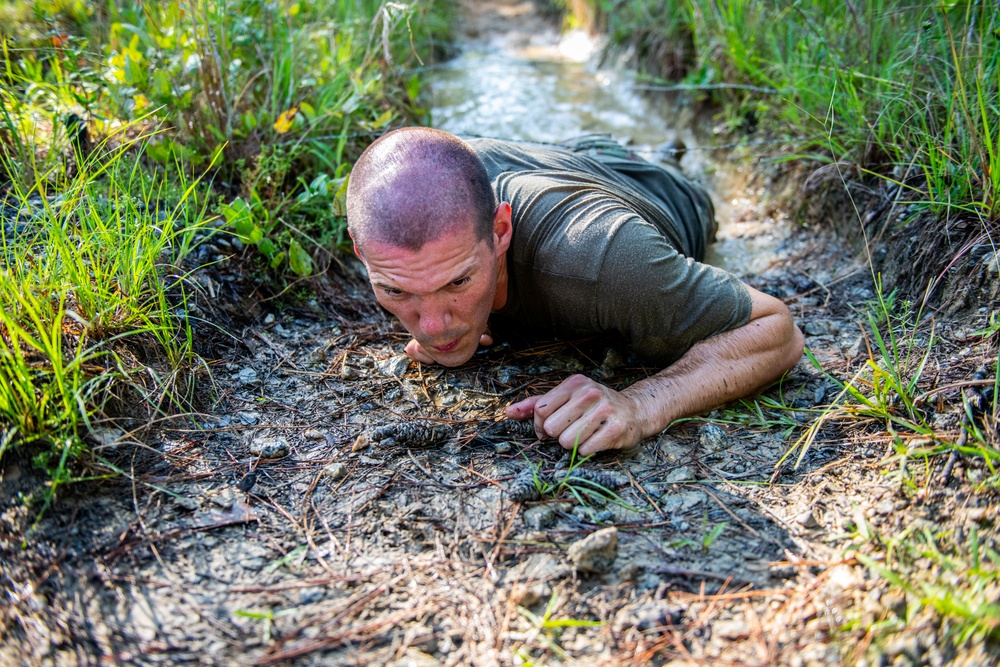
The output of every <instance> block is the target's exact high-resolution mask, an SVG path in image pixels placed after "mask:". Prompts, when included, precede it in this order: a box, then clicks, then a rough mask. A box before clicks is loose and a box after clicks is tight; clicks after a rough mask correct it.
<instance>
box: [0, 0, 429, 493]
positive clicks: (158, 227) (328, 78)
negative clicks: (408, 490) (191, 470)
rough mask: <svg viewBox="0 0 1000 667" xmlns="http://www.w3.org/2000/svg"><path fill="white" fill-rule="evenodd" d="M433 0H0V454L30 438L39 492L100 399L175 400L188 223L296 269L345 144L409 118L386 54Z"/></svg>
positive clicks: (407, 52) (424, 27) (406, 82)
mask: <svg viewBox="0 0 1000 667" xmlns="http://www.w3.org/2000/svg"><path fill="white" fill-rule="evenodd" d="M442 5H443V3H441V2H437V1H436V0H435V1H434V2H432V1H427V2H420V3H417V2H414V3H409V4H407V3H396V2H376V1H375V0H352V1H351V2H325V1H322V0H298V1H294V2H293V1H290V0H168V1H166V2H162V3H149V2H138V1H127V2H115V1H112V0H107V1H103V2H94V3H84V2H79V1H78V0H35V1H34V2H27V1H26V0H18V1H16V2H12V3H6V4H4V5H3V6H2V7H0V19H3V20H2V21H0V55H2V58H3V61H2V63H0V225H2V229H0V457H3V456H4V454H5V453H7V452H8V451H10V450H11V449H12V448H15V447H18V448H25V449H26V450H27V451H30V452H31V453H32V454H33V457H34V461H35V463H37V464H38V465H40V466H42V467H43V468H45V469H46V470H47V471H48V473H49V475H50V479H51V482H50V484H49V487H48V490H47V493H46V498H47V499H48V500H51V498H52V496H53V495H54V493H55V490H56V488H57V487H58V486H59V485H61V484H63V483H65V482H67V481H69V480H70V479H71V478H72V476H73V474H75V473H73V472H72V471H73V470H75V468H74V462H75V461H76V460H77V459H79V458H80V457H81V456H83V455H84V454H86V452H87V451H88V444H87V443H88V433H94V432H95V431H96V430H97V429H98V428H99V422H101V421H102V420H103V419H104V418H105V417H107V416H109V415H116V416H119V417H122V416H124V417H131V418H137V419H140V420H148V419H151V418H155V417H157V416H159V415H162V414H166V413H168V412H171V411H176V410H187V409H189V408H190V406H191V400H192V398H193V397H194V395H195V389H196V382H195V379H196V376H197V375H198V372H199V369H201V368H203V366H204V364H203V362H202V361H201V360H200V359H199V358H198V357H197V355H196V354H195V353H194V351H193V350H194V340H193V333H192V328H191V326H190V321H189V318H188V313H187V307H186V297H185V293H184V281H185V279H186V278H187V275H188V274H189V273H190V272H191V271H193V270H196V269H197V268H198V267H195V266H192V265H190V263H186V257H187V256H188V254H189V253H190V251H191V250H192V248H193V246H194V245H195V244H196V243H197V241H196V235H197V233H198V232H199V230H201V229H202V228H204V227H205V226H206V225H208V224H209V223H211V224H213V225H215V224H217V223H216V222H214V221H217V220H222V221H224V222H226V223H228V224H230V225H231V228H230V231H231V232H232V233H233V234H235V235H237V236H239V237H241V238H242V239H243V240H244V241H245V242H247V243H250V244H255V245H256V246H257V247H258V248H259V249H260V250H261V252H262V253H263V254H264V255H265V256H266V258H267V260H268V264H269V265H270V266H271V267H275V268H279V267H289V268H291V270H292V271H294V272H295V273H297V274H299V275H307V274H308V273H310V272H311V270H312V259H311V252H312V251H314V250H315V249H317V248H319V247H321V246H329V245H332V244H335V243H336V242H337V240H338V234H341V233H342V228H343V224H342V219H341V218H342V213H343V211H342V208H343V206H342V199H343V192H344V189H345V185H346V179H347V175H348V172H349V170H350V165H351V163H352V161H353V158H354V157H355V156H356V155H357V154H358V152H359V151H360V150H361V149H362V148H363V147H364V145H365V144H366V143H367V142H368V141H370V140H371V139H372V138H373V137H374V136H375V135H377V134H378V133H381V132H384V131H385V129H386V128H387V127H388V126H389V125H390V124H392V123H398V122H412V121H416V120H419V119H420V118H422V114H423V113H424V112H423V111H422V110H421V109H419V107H418V106H417V96H418V94H419V89H420V82H419V80H418V79H417V78H414V77H412V76H409V75H406V76H404V75H402V74H400V73H399V72H401V71H402V69H403V67H404V66H406V65H407V64H408V63H409V62H410V61H412V60H418V59H419V57H418V53H419V52H421V51H423V52H424V53H425V54H426V53H428V52H429V51H430V50H431V47H432V42H433V40H434V39H437V37H438V36H440V35H442V34H443V31H444V29H443V26H442V25H441V23H440V18H441V16H442V15H443V13H442V11H441V7H442ZM234 212H235V213H234ZM266 266H267V264H265V265H264V267H266ZM133 423H134V422H133ZM140 423H141V422H140Z"/></svg>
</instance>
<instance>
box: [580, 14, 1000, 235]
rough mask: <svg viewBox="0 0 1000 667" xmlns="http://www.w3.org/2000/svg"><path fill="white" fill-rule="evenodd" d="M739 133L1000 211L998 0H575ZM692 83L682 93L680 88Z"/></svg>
mask: <svg viewBox="0 0 1000 667" xmlns="http://www.w3.org/2000/svg"><path fill="white" fill-rule="evenodd" d="M568 4H569V5H571V6H575V5H580V4H588V6H589V7H591V8H596V9H597V11H596V16H597V18H596V20H597V21H598V22H599V24H600V26H601V27H602V28H603V29H605V30H606V31H607V32H608V33H609V35H610V37H611V39H612V41H613V42H614V43H617V44H620V45H628V46H630V47H632V48H634V49H635V54H636V57H637V60H638V62H639V64H640V65H641V66H643V67H644V68H645V69H646V70H647V71H650V72H652V73H654V74H659V75H660V76H663V77H665V79H661V80H660V81H654V82H653V83H654V84H667V85H668V86H677V87H680V88H682V89H686V90H689V91H693V92H694V93H695V94H700V95H702V96H705V97H709V98H711V99H712V100H715V101H718V102H721V103H722V104H723V105H724V108H725V114H724V120H725V122H726V123H727V124H728V125H729V127H730V129H732V130H739V131H755V130H757V129H758V128H759V129H761V130H763V131H766V132H770V133H778V134H782V135H785V136H786V137H787V138H788V139H789V143H788V146H789V153H790V154H791V155H792V156H798V157H807V158H809V159H813V160H817V161H820V162H825V163H830V164H833V163H840V164H842V165H844V168H845V169H847V168H848V165H856V166H858V167H860V168H861V169H862V170H863V171H870V172H873V173H875V174H878V175H880V176H882V177H883V178H887V179H891V180H893V181H895V182H897V183H899V184H900V185H901V186H902V188H903V191H904V193H905V194H904V198H905V199H907V200H912V201H914V202H919V203H920V204H922V205H923V204H926V205H928V206H930V207H931V208H932V209H933V210H934V211H937V212H940V213H942V214H949V213H950V214H959V213H964V214H970V215H974V216H981V217H982V218H986V219H994V220H995V219H997V218H998V217H1000V180H998V170H1000V150H998V145H1000V102H998V100H1000V97H998V84H1000V63H998V58H1000V48H998V45H1000V23H998V21H1000V18H998V15H997V13H996V11H995V7H994V5H993V4H992V3H989V2H976V1H972V2H931V3H902V2H897V1H895V0H874V1H872V2H861V3H848V2H834V1H832V0H829V1H828V0H815V1H812V2H777V3H766V2H765V3H760V2H747V1H744V0H737V1H734V2H724V3H719V2H711V1H709V0H692V1H691V2H678V3H666V2H652V1H650V0H623V1H620V2H596V0H587V2H586V3H581V2H575V3H568ZM678 84H679V86H678Z"/></svg>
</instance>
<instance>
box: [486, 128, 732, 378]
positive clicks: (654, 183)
mask: <svg viewBox="0 0 1000 667" xmlns="http://www.w3.org/2000/svg"><path fill="white" fill-rule="evenodd" d="M468 143H469V144H470V145H471V146H472V147H473V149H474V150H475V151H476V153H477V154H478V155H479V157H480V158H481V159H482V161H483V163H484V164H485V165H486V170H487V172H488V173H489V175H490V179H491V180H492V183H493V189H494V192H495V193H496V196H497V198H498V200H499V201H506V202H509V203H510V205H511V210H512V219H513V226H514V236H513V240H512V242H511V247H510V250H508V253H507V271H508V295H507V303H506V305H505V306H504V307H503V308H502V309H501V310H500V311H499V312H498V313H497V314H498V315H500V316H502V317H504V318H506V319H508V320H510V321H512V322H513V323H515V324H523V325H527V326H529V327H531V328H532V329H533V330H534V331H536V332H538V333H541V334H548V335H555V336H561V337H566V338H570V337H579V336H587V335H595V334H617V335H619V336H622V337H624V338H625V339H626V340H628V342H629V344H630V345H631V346H632V349H633V350H634V351H635V352H636V353H638V354H639V355H640V356H643V357H645V358H646V359H647V360H648V361H651V362H655V363H661V364H669V363H671V362H673V361H675V360H677V359H678V358H680V357H681V356H682V355H683V354H684V353H685V352H686V351H687V350H688V349H689V348H690V347H691V346H692V345H694V344H695V343H697V342H698V341H700V340H704V339H706V338H710V337H711V336H714V335H716V334H719V333H722V332H724V331H728V330H730V329H733V328H736V327H739V326H742V325H744V324H746V323H747V322H748V321H749V319H750V296H749V294H748V293H747V291H746V289H745V288H744V287H743V285H742V284H741V283H740V282H739V280H737V279H736V278H735V277H734V276H732V275H731V274H729V273H727V272H725V271H723V270H722V269H719V268H716V267H712V266H708V265H706V264H702V263H700V262H699V261H697V260H700V259H701V258H702V257H703V256H704V251H705V245H706V237H707V236H708V235H709V234H710V229H711V228H714V211H713V209H712V205H711V202H710V200H709V199H708V197H707V195H706V194H705V192H704V191H703V190H702V189H701V188H700V187H699V186H697V185H695V184H692V183H691V182H689V181H687V180H686V179H685V178H684V177H683V176H682V175H680V173H679V172H677V171H675V170H670V169H667V168H663V167H659V166H656V165H653V164H650V163H648V162H645V161H643V160H641V159H639V158H636V157H634V156H630V155H628V154H627V153H626V151H625V150H624V149H623V148H621V147H620V146H618V145H617V144H614V143H613V142H610V141H606V142H605V145H602V144H601V143H600V142H598V143H596V144H595V143H594V142H592V141H591V142H574V143H573V144H572V147H567V148H561V147H551V146H536V145H532V144H518V143H512V142H506V141H498V140H493V139H470V140H468Z"/></svg>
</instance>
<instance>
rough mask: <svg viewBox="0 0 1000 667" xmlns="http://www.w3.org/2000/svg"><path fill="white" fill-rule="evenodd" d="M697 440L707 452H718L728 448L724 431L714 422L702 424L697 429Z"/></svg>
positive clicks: (727, 440) (727, 439)
mask: <svg viewBox="0 0 1000 667" xmlns="http://www.w3.org/2000/svg"><path fill="white" fill-rule="evenodd" d="M698 442H699V443H700V444H701V446H702V447H704V448H705V449H707V450H708V451H709V452H718V451H721V450H723V449H728V448H729V438H728V437H726V432H725V431H724V430H722V428H721V427H720V426H718V425H716V424H704V425H702V427H701V428H699V429H698Z"/></svg>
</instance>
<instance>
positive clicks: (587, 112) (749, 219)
mask: <svg viewBox="0 0 1000 667" xmlns="http://www.w3.org/2000/svg"><path fill="white" fill-rule="evenodd" d="M491 4H492V3H491ZM490 11H493V12H495V14H494V15H493V16H492V17H491V16H489V15H488V14H485V15H484V13H485V12H490ZM459 46H460V49H461V50H460V53H459V55H458V56H457V57H456V58H454V59H452V60H450V61H449V62H448V63H446V64H445V65H443V66H441V67H439V68H435V69H433V70H432V71H431V72H430V76H429V84H430V88H431V100H432V108H431V117H432V124H433V125H434V126H435V127H438V128H440V129H443V130H447V131H449V132H454V133H455V134H458V135H461V136H481V137H492V138H498V139H512V140H520V141H532V142H541V143H547V142H557V141H560V140H564V139H569V138H572V137H575V136H579V135H582V134H588V133H605V134H610V135H611V136H613V137H614V138H615V139H617V140H619V141H622V142H625V143H628V144H629V145H630V146H631V147H632V149H633V150H634V151H635V152H637V153H638V154H640V155H642V156H643V157H645V158H646V159H649V160H650V161H656V160H657V156H658V155H659V154H660V153H659V152H658V151H657V150H656V149H657V147H659V146H662V145H664V144H665V143H666V142H669V141H673V140H676V139H679V140H681V141H682V142H683V143H684V144H685V145H686V146H687V152H686V154H685V156H684V157H683V159H682V160H681V167H682V169H683V170H684V172H685V173H686V174H687V175H688V176H690V177H692V178H694V179H696V180H699V181H701V182H702V183H703V184H704V185H706V186H707V188H708V190H709V191H710V192H711V194H712V198H713V201H714V203H715V207H716V214H717V217H718V219H719V235H718V242H717V243H715V244H714V245H713V246H710V248H709V251H708V256H707V258H706V261H708V262H709V263H711V264H715V265H717V266H721V267H723V268H726V269H728V270H730V271H732V272H734V273H736V274H737V275H745V274H748V273H757V272H760V271H762V270H764V269H765V268H767V267H768V266H769V265H770V264H771V263H772V262H773V261H774V260H775V259H776V257H777V254H778V251H779V247H780V244H781V242H782V240H784V239H785V238H786V237H787V235H788V225H787V223H785V222H784V220H783V219H779V220H775V219H773V218H770V217H767V216H764V215H762V214H761V213H760V211H759V210H758V201H757V197H756V196H755V194H754V193H753V192H750V191H749V190H748V187H747V167H746V166H744V165H738V164H734V163H732V162H730V161H728V160H727V159H726V155H725V152H724V151H721V150H717V148H716V147H715V144H722V143H724V141H723V140H721V138H719V137H717V136H715V135H714V134H713V132H712V129H711V128H712V124H713V119H712V118H711V117H710V116H708V115H707V114H704V113H702V114H700V115H699V114H698V113H695V112H694V111H693V110H692V107H691V106H690V105H689V104H687V102H686V100H685V99H683V98H681V99H678V98H676V97H667V96H665V95H663V94H659V95H657V96H656V97H655V98H654V97H651V96H643V95H641V94H640V93H638V92H637V91H636V90H635V74H634V72H632V71H630V70H628V69H626V68H624V67H620V66H615V65H613V64H612V65H610V66H609V65H607V64H603V65H599V64H598V63H599V61H600V59H601V51H602V45H601V43H600V42H599V41H598V40H597V39H595V38H593V37H591V36H589V35H588V34H586V33H585V32H583V31H580V30H575V31H572V32H569V33H567V34H564V35H560V34H559V32H558V31H557V30H555V29H554V28H552V27H551V26H549V25H548V24H546V23H544V22H542V21H540V20H538V19H537V17H534V18H533V17H532V15H531V14H530V12H529V10H528V9H525V6H524V5H523V4H520V5H519V4H510V3H506V4H505V3H499V6H498V5H493V6H492V7H491V9H482V8H477V12H476V13H475V15H474V16H469V15H467V16H466V17H465V23H464V32H463V35H462V36H461V37H460V41H459ZM713 140H714V141H713Z"/></svg>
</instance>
